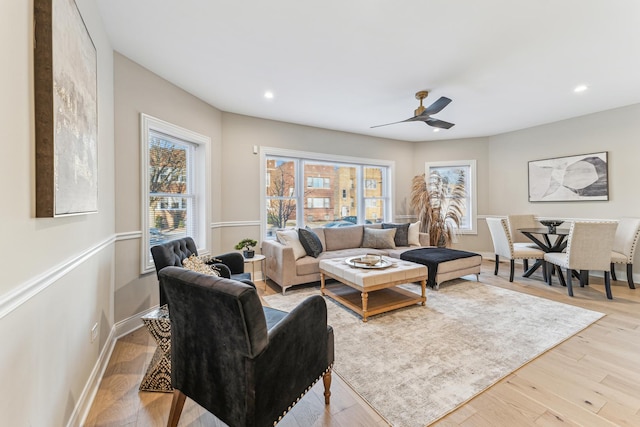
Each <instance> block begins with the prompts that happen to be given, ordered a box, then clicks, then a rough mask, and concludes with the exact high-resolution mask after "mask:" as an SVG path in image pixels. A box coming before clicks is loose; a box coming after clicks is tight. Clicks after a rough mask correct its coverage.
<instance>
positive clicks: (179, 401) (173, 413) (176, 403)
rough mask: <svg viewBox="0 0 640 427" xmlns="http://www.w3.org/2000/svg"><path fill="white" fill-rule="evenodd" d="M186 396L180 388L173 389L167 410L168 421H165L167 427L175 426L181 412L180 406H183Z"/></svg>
mask: <svg viewBox="0 0 640 427" xmlns="http://www.w3.org/2000/svg"><path fill="white" fill-rule="evenodd" d="M186 398H187V396H185V395H184V393H182V392H181V391H180V390H173V400H171V410H170V411H169V421H167V427H176V426H177V425H178V420H180V415H181V414H182V408H183V407H184V401H185V399H186Z"/></svg>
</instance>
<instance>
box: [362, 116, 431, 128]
mask: <svg viewBox="0 0 640 427" xmlns="http://www.w3.org/2000/svg"><path fill="white" fill-rule="evenodd" d="M415 120H416V118H415V117H411V118H409V119H406V120H400V121H399V122H393V123H386V124H384V125H375V126H371V127H370V128H369V129H373V128H379V127H382V126H389V125H395V124H398V123H404V122H413V121H415ZM418 120H420V119H418Z"/></svg>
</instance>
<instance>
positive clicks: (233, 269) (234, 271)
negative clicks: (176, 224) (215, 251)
mask: <svg viewBox="0 0 640 427" xmlns="http://www.w3.org/2000/svg"><path fill="white" fill-rule="evenodd" d="M191 255H198V248H197V247H196V243H195V242H194V241H193V239H192V238H191V237H183V238H180V239H175V240H171V241H169V242H166V243H162V244H160V245H156V246H154V247H152V248H151V256H152V257H153V264H154V265H155V267H156V274H157V275H158V279H160V270H162V269H163V268H165V267H168V266H176V267H182V261H183V260H184V259H185V258H189V257H190V256H191ZM214 258H216V259H219V260H220V261H221V262H220V263H215V264H214V265H215V266H216V267H217V268H218V270H219V271H220V275H222V276H223V277H226V278H228V279H229V278H230V279H234V280H241V281H242V280H247V281H250V280H251V273H245V272H244V257H243V256H242V254H240V253H239V252H229V253H225V254H222V255H215V256H214ZM165 304H166V298H165V296H164V294H163V292H162V288H160V307H162V306H163V305H165Z"/></svg>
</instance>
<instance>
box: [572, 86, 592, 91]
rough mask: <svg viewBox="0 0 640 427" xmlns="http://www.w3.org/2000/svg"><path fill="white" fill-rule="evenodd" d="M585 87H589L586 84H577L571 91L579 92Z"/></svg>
mask: <svg viewBox="0 0 640 427" xmlns="http://www.w3.org/2000/svg"><path fill="white" fill-rule="evenodd" d="M587 89H589V87H588V86H587V85H579V86H576V88H575V89H573V91H574V92H576V93H579V92H584V91H585V90H587Z"/></svg>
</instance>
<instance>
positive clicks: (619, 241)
mask: <svg viewBox="0 0 640 427" xmlns="http://www.w3.org/2000/svg"><path fill="white" fill-rule="evenodd" d="M639 236H640V218H621V219H620V221H618V228H616V235H615V237H614V239H613V250H612V251H611V266H610V268H611V278H612V279H613V280H618V279H617V278H616V270H615V267H614V266H615V264H626V265H627V284H628V285H629V288H631V289H635V288H636V287H635V285H634V284H633V257H634V256H635V254H636V247H637V246H638V237H639Z"/></svg>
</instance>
